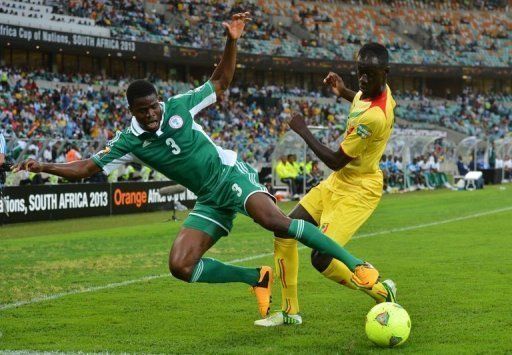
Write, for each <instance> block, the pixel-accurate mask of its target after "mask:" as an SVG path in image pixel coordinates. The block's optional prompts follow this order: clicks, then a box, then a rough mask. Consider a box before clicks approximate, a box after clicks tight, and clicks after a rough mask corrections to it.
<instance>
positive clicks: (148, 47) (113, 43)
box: [0, 24, 164, 60]
mask: <svg viewBox="0 0 512 355" xmlns="http://www.w3.org/2000/svg"><path fill="white" fill-rule="evenodd" d="M0 40H1V41H2V42H10V43H14V44H18V45H21V46H23V47H27V48H34V46H36V45H38V46H40V49H41V50H49V51H52V52H57V51H58V49H59V48H66V49H68V50H72V51H73V50H74V51H82V52H83V51H84V50H88V51H90V52H91V53H92V54H93V55H103V56H107V55H108V54H112V55H114V57H123V56H134V55H136V56H137V57H139V59H147V60H154V59H155V58H161V57H163V55H164V52H163V50H164V49H163V47H162V45H161V44H154V43H146V42H134V41H130V40H125V39H119V38H112V37H97V36H91V35H85V34H79V33H69V32H58V31H53V30H45V29H39V28H31V27H24V26H13V25H7V24H0Z"/></svg>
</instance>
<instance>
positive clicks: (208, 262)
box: [169, 202, 273, 316]
mask: <svg viewBox="0 0 512 355" xmlns="http://www.w3.org/2000/svg"><path fill="white" fill-rule="evenodd" d="M234 216H235V213H234V212H232V211H224V210H221V209H217V208H214V207H212V206H205V205H202V204H201V203H199V202H198V203H196V206H195V207H194V210H193V211H192V212H191V213H190V214H189V216H188V217H187V219H186V220H185V222H184V224H183V228H182V229H181V231H180V233H179V234H178V237H177V238H176V240H175V241H174V243H173V246H172V248H171V252H170V255H169V269H170V271H171V273H172V274H173V276H175V277H176V278H178V279H180V280H184V281H187V282H205V283H227V282H243V283H246V284H248V285H250V286H252V288H253V291H254V292H255V294H256V297H257V299H258V307H259V310H260V314H261V315H262V316H265V315H267V314H268V310H269V308H270V299H271V286H272V281H273V280H272V278H273V276H272V269H271V268H270V267H268V266H262V267H261V268H246V267H241V266H234V265H228V264H225V263H222V262H220V261H218V260H215V259H212V258H205V257H203V255H204V253H205V252H206V251H207V250H208V249H210V248H211V247H212V246H213V245H214V244H215V242H216V241H217V240H218V239H220V238H221V237H223V236H226V235H227V234H228V233H229V231H230V230H231V226H232V220H233V218H234Z"/></svg>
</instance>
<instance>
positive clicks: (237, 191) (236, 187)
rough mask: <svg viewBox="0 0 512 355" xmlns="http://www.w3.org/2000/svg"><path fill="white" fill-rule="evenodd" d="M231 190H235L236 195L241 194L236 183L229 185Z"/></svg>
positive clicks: (240, 189)
mask: <svg viewBox="0 0 512 355" xmlns="http://www.w3.org/2000/svg"><path fill="white" fill-rule="evenodd" d="M231 190H233V191H234V192H236V195H237V196H238V197H240V196H242V188H241V187H240V186H238V184H233V186H231Z"/></svg>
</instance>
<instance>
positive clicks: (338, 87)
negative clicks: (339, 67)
mask: <svg viewBox="0 0 512 355" xmlns="http://www.w3.org/2000/svg"><path fill="white" fill-rule="evenodd" d="M324 84H326V85H329V86H330V87H331V89H332V92H333V93H334V94H335V95H336V96H338V97H343V98H344V99H345V100H347V101H349V102H352V101H354V97H355V96H356V93H355V92H354V91H352V90H350V89H349V88H347V87H346V86H345V83H344V82H343V79H342V78H341V76H339V75H338V74H336V73H334V72H330V73H329V74H327V76H326V77H325V79H324Z"/></svg>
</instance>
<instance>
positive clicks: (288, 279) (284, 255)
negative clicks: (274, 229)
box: [274, 238, 299, 314]
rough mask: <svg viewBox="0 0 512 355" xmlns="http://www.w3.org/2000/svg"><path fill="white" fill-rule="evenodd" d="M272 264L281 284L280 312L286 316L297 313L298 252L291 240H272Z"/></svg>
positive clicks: (293, 241) (294, 241)
mask: <svg viewBox="0 0 512 355" xmlns="http://www.w3.org/2000/svg"><path fill="white" fill-rule="evenodd" d="M274 262H275V264H276V268H275V270H276V274H277V276H278V278H279V280H280V282H281V301H282V310H283V311H285V312H286V313H288V314H297V313H299V299H298V297H297V278H298V274H299V252H298V248H297V241H296V240H295V239H293V238H290V239H284V238H274Z"/></svg>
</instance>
